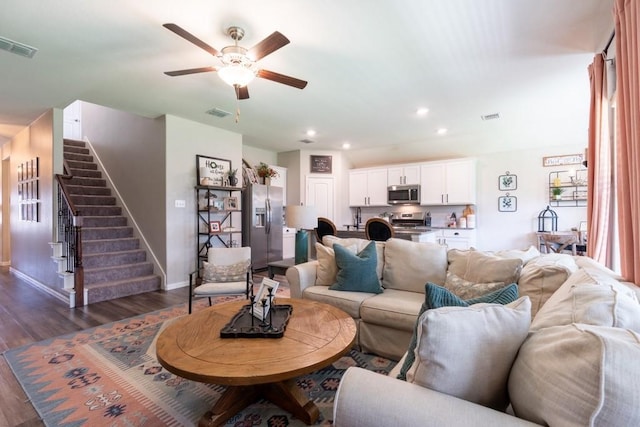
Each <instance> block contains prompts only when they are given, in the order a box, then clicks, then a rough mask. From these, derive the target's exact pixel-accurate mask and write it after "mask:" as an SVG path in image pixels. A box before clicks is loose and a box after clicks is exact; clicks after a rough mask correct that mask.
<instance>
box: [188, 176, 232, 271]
mask: <svg viewBox="0 0 640 427" xmlns="http://www.w3.org/2000/svg"><path fill="white" fill-rule="evenodd" d="M243 190H244V189H243V188H240V187H217V186H209V185H196V187H195V191H196V212H197V216H198V219H197V221H196V236H197V239H196V240H197V242H196V269H200V268H201V267H202V261H206V259H207V250H208V249H209V248H210V247H212V246H220V245H222V246H224V247H232V246H240V245H242V219H241V218H238V219H235V220H234V215H233V214H234V213H241V212H242V207H241V203H242V192H243ZM227 198H229V199H227ZM225 199H227V200H228V203H226V204H225ZM233 199H235V206H234V205H233V203H232V202H233ZM230 205H231V206H230ZM214 221H215V222H217V223H218V227H219V230H212V228H211V223H212V222H214ZM235 222H237V224H238V225H237V226H236V225H234V223H235Z"/></svg>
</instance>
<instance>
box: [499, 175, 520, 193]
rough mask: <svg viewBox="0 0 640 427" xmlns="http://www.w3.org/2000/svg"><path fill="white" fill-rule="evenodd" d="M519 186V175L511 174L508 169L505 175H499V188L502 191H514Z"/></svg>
mask: <svg viewBox="0 0 640 427" xmlns="http://www.w3.org/2000/svg"><path fill="white" fill-rule="evenodd" d="M517 188H518V176H517V175H511V174H510V173H509V171H507V172H506V173H505V174H504V175H500V176H499V177H498V190H500V191H513V190H516V189H517Z"/></svg>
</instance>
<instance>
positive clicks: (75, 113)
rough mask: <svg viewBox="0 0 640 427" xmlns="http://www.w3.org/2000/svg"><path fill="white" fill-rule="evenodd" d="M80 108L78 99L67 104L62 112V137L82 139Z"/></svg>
mask: <svg viewBox="0 0 640 427" xmlns="http://www.w3.org/2000/svg"><path fill="white" fill-rule="evenodd" d="M81 115H82V108H81V104H80V101H75V102H73V103H71V104H69V105H68V106H67V107H66V108H65V109H64V110H63V112H62V121H63V126H62V137H63V138H69V139H75V140H76V141H80V140H82V124H81V121H80V119H81Z"/></svg>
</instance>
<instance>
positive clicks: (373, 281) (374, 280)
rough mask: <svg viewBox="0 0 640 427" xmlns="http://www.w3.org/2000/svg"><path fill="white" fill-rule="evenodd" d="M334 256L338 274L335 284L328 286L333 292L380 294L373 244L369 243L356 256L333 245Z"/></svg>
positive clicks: (345, 249)
mask: <svg viewBox="0 0 640 427" xmlns="http://www.w3.org/2000/svg"><path fill="white" fill-rule="evenodd" d="M333 250H334V251H335V255H336V264H337V266H338V274H337V275H336V283H335V284H333V285H331V286H329V289H331V290H334V291H353V292H369V293H374V294H379V293H381V292H382V288H381V287H380V279H379V278H378V275H377V274H376V265H377V256H376V245H375V242H373V241H372V242H370V243H369V244H368V245H367V247H366V248H364V249H363V250H362V251H360V252H358V253H357V254H353V253H352V252H350V251H349V249H347V248H345V247H343V246H341V245H333Z"/></svg>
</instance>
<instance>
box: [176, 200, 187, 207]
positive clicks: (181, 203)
mask: <svg viewBox="0 0 640 427" xmlns="http://www.w3.org/2000/svg"><path fill="white" fill-rule="evenodd" d="M185 207H187V202H186V201H184V200H176V208H185Z"/></svg>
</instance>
